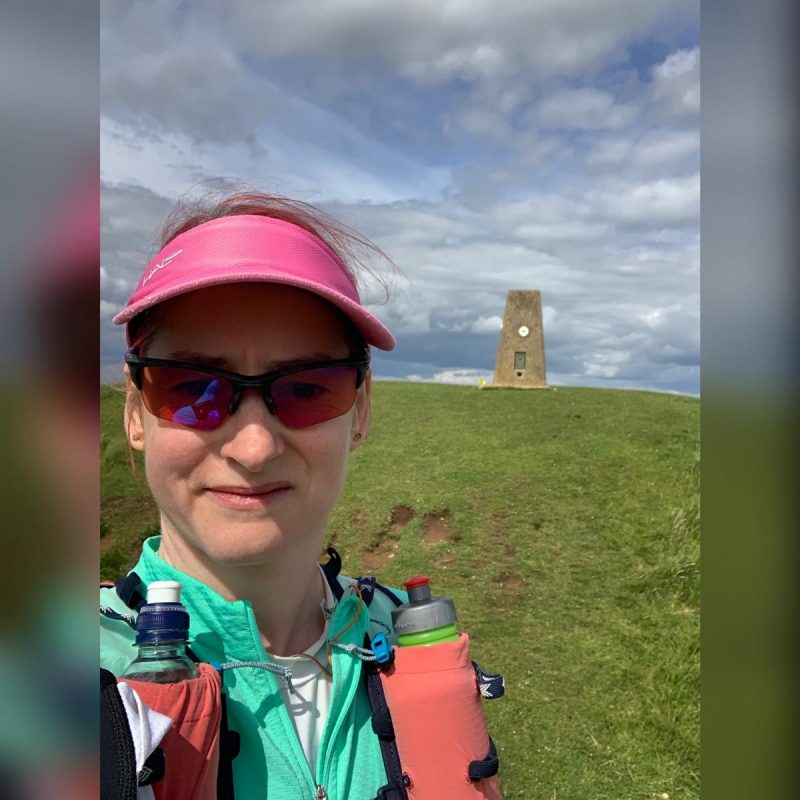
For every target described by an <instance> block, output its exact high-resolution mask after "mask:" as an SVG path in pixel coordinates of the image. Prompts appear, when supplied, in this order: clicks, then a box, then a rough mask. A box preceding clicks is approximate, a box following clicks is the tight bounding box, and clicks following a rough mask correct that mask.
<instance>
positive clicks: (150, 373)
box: [142, 367, 233, 430]
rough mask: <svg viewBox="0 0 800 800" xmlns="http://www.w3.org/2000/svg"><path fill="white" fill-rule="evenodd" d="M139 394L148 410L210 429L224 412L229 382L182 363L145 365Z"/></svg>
mask: <svg viewBox="0 0 800 800" xmlns="http://www.w3.org/2000/svg"><path fill="white" fill-rule="evenodd" d="M142 394H143V396H144V401H145V405H146V406H147V408H148V409H149V410H150V412H151V413H153V414H155V415H156V416H157V417H160V418H161V419H165V420H168V421H169V422H175V423H177V424H178V425H184V426H186V427H188V428H198V429H200V430H213V429H214V428H217V427H219V426H220V425H221V424H222V423H223V421H224V420H225V417H226V416H227V409H228V404H229V403H230V399H231V396H232V394H233V389H232V387H231V385H230V383H229V382H228V381H226V380H224V379H221V378H217V377H215V376H213V375H209V374H208V373H205V372H201V371H199V370H192V369H186V368H184V367H145V368H144V370H143V381H142Z"/></svg>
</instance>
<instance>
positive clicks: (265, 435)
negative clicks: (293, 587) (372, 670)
mask: <svg viewBox="0 0 800 800" xmlns="http://www.w3.org/2000/svg"><path fill="white" fill-rule="evenodd" d="M161 312H162V313H161V314H160V315H159V325H158V328H157V330H156V333H155V336H154V338H153V340H152V343H151V344H150V345H149V346H148V349H147V353H146V355H147V356H149V357H152V358H172V359H179V360H191V361H197V362H205V361H207V362H209V363H213V364H214V365H216V366H221V367H223V368H225V369H229V370H232V371H234V372H239V373H242V374H248V375H257V374H261V373H265V372H268V371H270V370H271V369H274V368H275V365H276V364H277V363H279V362H285V361H297V360H309V361H315V360H323V359H335V358H346V357H348V356H349V355H350V353H349V351H348V346H347V343H346V339H345V330H344V324H343V323H342V321H341V320H340V319H339V317H338V316H337V315H336V313H335V312H333V311H332V310H331V309H330V307H329V306H328V305H327V304H326V303H325V302H324V301H322V300H321V299H320V298H318V297H317V296H316V295H313V294H310V293H308V292H305V291H302V290H300V289H295V288H292V287H288V286H280V285H275V284H269V285H265V284H228V285H225V286H219V287H212V288H208V289H201V290H198V291H195V292H191V293H189V294H186V295H183V296H181V297H178V298H175V299H173V300H170V301H168V302H167V303H165V304H164V305H163V306H162V309H161ZM130 407H131V409H132V411H131V412H130V417H129V420H128V425H127V427H128V435H129V440H130V442H131V446H132V447H135V448H137V449H140V450H143V451H144V456H145V468H146V474H147V480H148V483H149V484H150V489H151V491H152V493H153V497H154V498H155V501H156V503H157V505H158V507H159V509H160V512H161V531H162V549H163V550H164V552H165V555H167V557H168V560H170V561H171V562H172V563H173V564H174V565H175V566H176V567H179V568H181V569H183V570H185V571H187V572H193V571H194V572H197V571H198V569H199V570H200V571H206V572H207V571H211V572H213V570H214V567H215V565H218V566H220V567H221V566H225V567H229V566H256V565H259V564H263V563H266V562H270V563H272V564H281V563H283V564H290V563H292V561H293V560H295V559H296V558H298V557H299V558H306V557H307V558H308V559H316V558H317V556H318V554H319V552H320V549H321V547H322V543H323V539H324V533H325V527H326V524H327V520H328V515H329V514H330V512H331V509H332V508H333V506H334V504H335V502H336V500H337V498H338V496H339V493H340V491H341V489H342V485H343V483H344V478H345V469H346V466H347V460H348V455H349V453H350V451H351V450H353V449H354V448H355V447H357V446H358V444H359V442H360V441H363V438H364V436H365V435H366V432H367V427H368V425H369V378H368V379H367V381H366V382H365V384H364V385H362V387H361V388H360V389H359V390H358V394H357V397H356V402H355V404H354V406H353V408H352V410H351V411H348V412H347V413H345V414H343V415H342V416H340V417H336V418H335V419H331V420H328V421H326V422H322V423H319V424H317V425H314V426H312V427H310V428H304V429H300V430H292V429H290V428H287V427H286V426H285V425H283V423H281V422H280V420H279V419H278V418H277V417H275V416H272V415H271V414H270V413H269V411H268V410H267V407H266V405H265V403H264V399H263V398H262V396H261V395H260V393H259V392H257V391H246V392H245V393H244V395H243V397H242V400H241V403H240V405H239V407H238V409H237V410H236V412H235V413H234V414H232V415H231V416H229V417H228V418H227V419H226V420H225V421H224V422H223V424H222V425H221V426H220V427H219V428H217V429H216V430H213V431H199V430H194V429H191V428H186V427H181V426H180V425H177V424H175V423H173V422H168V421H165V420H162V419H159V418H157V417H155V416H153V415H152V414H150V412H149V411H147V410H146V409H145V408H144V405H143V404H142V403H141V401H140V400H139V401H138V402H135V403H132V404H131V405H130ZM357 434H361V436H357Z"/></svg>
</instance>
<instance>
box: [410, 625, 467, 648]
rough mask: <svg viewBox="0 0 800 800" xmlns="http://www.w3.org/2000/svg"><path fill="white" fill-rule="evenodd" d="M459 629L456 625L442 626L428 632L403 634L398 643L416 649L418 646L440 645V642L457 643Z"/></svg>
mask: <svg viewBox="0 0 800 800" xmlns="http://www.w3.org/2000/svg"><path fill="white" fill-rule="evenodd" d="M457 641H458V629H457V628H456V626H455V624H450V625H442V626H441V627H440V628H431V629H430V630H427V631H417V632H416V633H401V634H398V636H397V643H398V644H399V645H400V646H401V647H414V646H416V645H430V644H439V642H457Z"/></svg>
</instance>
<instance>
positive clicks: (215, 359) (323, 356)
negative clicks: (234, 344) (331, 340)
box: [167, 350, 347, 373]
mask: <svg viewBox="0 0 800 800" xmlns="http://www.w3.org/2000/svg"><path fill="white" fill-rule="evenodd" d="M338 358H347V356H338ZM167 359H169V360H171V361H188V362H191V363H194V364H202V365H204V366H206V367H216V368H217V369H226V370H228V371H235V370H233V368H232V366H231V364H232V360H231V359H230V358H225V357H224V356H209V355H207V354H205V353H197V352H195V351H194V350H173V351H171V352H170V353H168V354H167ZM336 359H337V356H332V355H331V354H330V353H306V354H304V355H302V356H298V357H297V358H288V359H283V360H280V361H270V362H269V363H268V364H267V365H266V369H265V370H264V373H267V372H272V371H273V370H276V369H284V368H286V367H295V366H302V365H303V364H308V363H311V362H314V361H333V360H336Z"/></svg>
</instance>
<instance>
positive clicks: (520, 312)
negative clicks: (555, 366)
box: [492, 289, 547, 389]
mask: <svg viewBox="0 0 800 800" xmlns="http://www.w3.org/2000/svg"><path fill="white" fill-rule="evenodd" d="M492 385H493V386H519V387H520V388H522V389H544V388H546V387H547V381H546V374H545V366H544V332H543V330H542V293H541V292H540V291H539V290H538V289H537V290H521V289H512V290H511V291H510V292H509V293H508V299H507V300H506V310H505V313H504V314H503V328H502V330H501V331H500V344H499V345H498V347H497V363H496V364H495V365H494V380H493V381H492Z"/></svg>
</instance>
